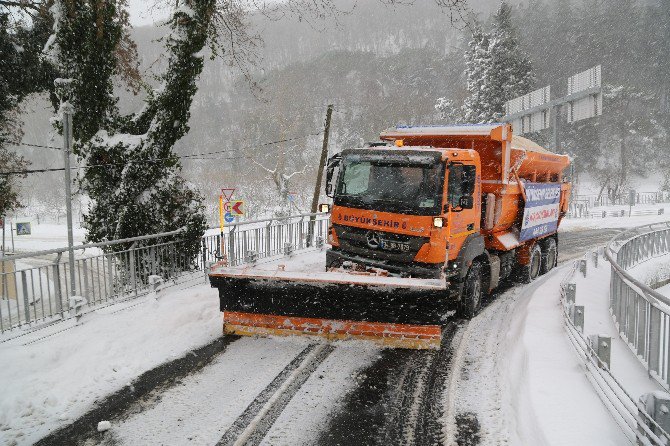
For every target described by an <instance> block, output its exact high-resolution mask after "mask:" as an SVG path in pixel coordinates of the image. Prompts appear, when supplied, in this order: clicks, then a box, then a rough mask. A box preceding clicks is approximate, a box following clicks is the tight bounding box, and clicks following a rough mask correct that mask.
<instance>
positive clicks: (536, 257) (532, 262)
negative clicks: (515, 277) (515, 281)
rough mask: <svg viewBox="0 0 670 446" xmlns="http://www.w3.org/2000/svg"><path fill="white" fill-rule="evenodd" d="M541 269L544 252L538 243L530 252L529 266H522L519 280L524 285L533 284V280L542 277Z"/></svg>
mask: <svg viewBox="0 0 670 446" xmlns="http://www.w3.org/2000/svg"><path fill="white" fill-rule="evenodd" d="M541 268H542V250H541V249H540V245H538V244H537V243H536V244H535V245H534V246H533V248H532V249H531V250H530V256H529V261H528V265H521V267H520V268H519V272H520V277H519V280H520V281H521V282H522V283H531V282H532V281H533V280H535V279H537V276H539V275H540V269H541Z"/></svg>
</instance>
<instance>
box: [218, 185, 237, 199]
mask: <svg viewBox="0 0 670 446" xmlns="http://www.w3.org/2000/svg"><path fill="white" fill-rule="evenodd" d="M221 193H222V194H223V198H225V199H226V201H230V199H231V198H233V194H234V193H235V188H232V189H221Z"/></svg>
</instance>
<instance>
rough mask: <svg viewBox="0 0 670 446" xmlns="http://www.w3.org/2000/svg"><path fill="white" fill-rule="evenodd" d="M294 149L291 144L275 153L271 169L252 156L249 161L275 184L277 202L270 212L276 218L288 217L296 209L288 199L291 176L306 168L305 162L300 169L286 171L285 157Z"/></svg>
mask: <svg viewBox="0 0 670 446" xmlns="http://www.w3.org/2000/svg"><path fill="white" fill-rule="evenodd" d="M296 149H297V146H292V147H290V148H289V149H287V150H282V151H280V152H279V153H278V154H277V160H276V163H275V166H274V168H272V169H270V168H268V167H265V166H264V165H263V164H261V163H260V162H258V161H256V160H255V159H254V158H253V157H252V158H251V161H252V162H253V163H254V164H255V165H256V166H258V167H260V168H261V169H262V170H263V171H264V172H265V173H266V174H267V179H269V180H271V181H272V183H273V184H274V186H275V190H276V192H277V196H278V197H279V202H278V203H277V205H276V206H275V208H274V209H273V211H272V213H273V215H274V216H275V217H278V218H281V217H288V216H289V215H291V214H292V213H293V214H295V212H293V211H294V210H296V209H292V207H295V203H293V202H292V201H291V199H290V198H291V197H290V192H291V191H290V182H291V178H293V177H294V176H296V175H302V174H304V173H305V171H306V170H307V164H305V166H304V167H303V168H302V170H296V171H293V172H291V173H288V167H287V161H288V160H287V157H288V155H289V153H290V152H294V151H295V150H296ZM298 211H299V210H298Z"/></svg>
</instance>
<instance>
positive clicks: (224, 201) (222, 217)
mask: <svg viewBox="0 0 670 446" xmlns="http://www.w3.org/2000/svg"><path fill="white" fill-rule="evenodd" d="M234 193H235V188H223V189H221V195H219V229H220V240H219V242H220V247H219V249H220V250H221V257H222V258H223V259H224V260H225V259H226V256H225V254H224V252H225V249H224V248H225V244H224V243H223V229H224V226H225V224H226V222H228V223H232V221H233V220H234V217H233V218H232V219H231V218H230V217H229V214H230V212H229V210H228V208H229V206H230V199H231V198H233V194H234ZM239 203H242V202H241V201H240V202H239Z"/></svg>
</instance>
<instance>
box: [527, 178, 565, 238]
mask: <svg viewBox="0 0 670 446" xmlns="http://www.w3.org/2000/svg"><path fill="white" fill-rule="evenodd" d="M524 189H525V190H526V206H525V208H524V210H523V224H522V225H521V233H520V234H519V240H520V241H522V242H525V241H526V240H530V239H534V238H536V237H541V236H543V235H546V234H551V233H552V232H555V231H556V229H557V228H558V212H559V209H560V200H561V185H560V184H544V183H526V184H524Z"/></svg>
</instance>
